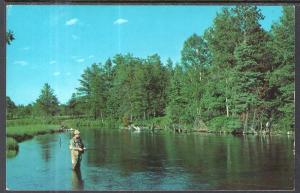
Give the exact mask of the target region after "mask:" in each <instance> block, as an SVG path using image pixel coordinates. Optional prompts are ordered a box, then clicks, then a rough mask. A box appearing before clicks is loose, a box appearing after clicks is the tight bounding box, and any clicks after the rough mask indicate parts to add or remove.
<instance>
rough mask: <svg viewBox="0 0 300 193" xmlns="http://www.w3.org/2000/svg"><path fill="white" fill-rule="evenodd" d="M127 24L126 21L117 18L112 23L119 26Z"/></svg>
mask: <svg viewBox="0 0 300 193" xmlns="http://www.w3.org/2000/svg"><path fill="white" fill-rule="evenodd" d="M127 22H128V20H127V19H123V18H119V19H117V20H116V21H114V24H117V25H121V24H124V23H127Z"/></svg>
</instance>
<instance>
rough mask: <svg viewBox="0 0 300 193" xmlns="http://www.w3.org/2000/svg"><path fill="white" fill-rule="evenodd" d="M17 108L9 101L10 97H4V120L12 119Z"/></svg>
mask: <svg viewBox="0 0 300 193" xmlns="http://www.w3.org/2000/svg"><path fill="white" fill-rule="evenodd" d="M16 110H17V106H16V105H15V103H14V102H13V101H12V100H11V99H10V97H6V119H12V118H13V117H14V116H15V114H16Z"/></svg>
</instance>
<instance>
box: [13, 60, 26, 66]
mask: <svg viewBox="0 0 300 193" xmlns="http://www.w3.org/2000/svg"><path fill="white" fill-rule="evenodd" d="M14 64H18V65H21V66H26V65H28V62H26V61H24V60H17V61H15V62H14Z"/></svg>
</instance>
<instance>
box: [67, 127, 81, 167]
mask: <svg viewBox="0 0 300 193" xmlns="http://www.w3.org/2000/svg"><path fill="white" fill-rule="evenodd" d="M69 148H70V150H71V158H72V169H73V170H76V169H78V168H80V162H81V156H82V154H83V153H84V144H83V143H82V140H81V138H80V132H79V131H78V130H74V137H73V138H72V139H71V140H70V146H69Z"/></svg>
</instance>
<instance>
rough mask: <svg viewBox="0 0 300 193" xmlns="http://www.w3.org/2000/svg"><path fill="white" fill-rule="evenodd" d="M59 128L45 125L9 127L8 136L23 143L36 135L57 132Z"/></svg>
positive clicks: (7, 129)
mask: <svg viewBox="0 0 300 193" xmlns="http://www.w3.org/2000/svg"><path fill="white" fill-rule="evenodd" d="M59 128H60V126H59V125H45V124H32V125H18V126H7V128H6V136H7V137H13V138H15V139H16V140H17V141H23V140H24V139H27V138H32V137H33V136H35V135H39V134H45V133H51V132H55V131H57V130H58V129H59Z"/></svg>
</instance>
